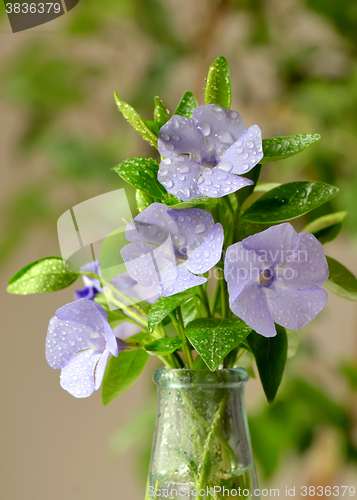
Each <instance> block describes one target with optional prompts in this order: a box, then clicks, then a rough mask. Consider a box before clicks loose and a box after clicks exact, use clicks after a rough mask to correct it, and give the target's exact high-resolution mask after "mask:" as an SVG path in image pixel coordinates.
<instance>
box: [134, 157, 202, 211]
mask: <svg viewBox="0 0 357 500" xmlns="http://www.w3.org/2000/svg"><path fill="white" fill-rule="evenodd" d="M202 171H203V167H202V165H201V164H200V163H199V161H198V160H197V159H196V158H194V157H189V156H177V157H176V158H164V159H163V160H162V162H161V163H160V167H159V173H158V180H159V182H161V184H162V185H163V186H164V188H165V189H166V190H167V191H168V192H169V193H171V194H173V195H174V196H176V197H177V198H178V199H179V200H182V201H187V200H191V199H192V198H200V197H201V193H200V191H199V189H198V187H197V181H198V179H199V177H200V175H201V173H202ZM142 213H143V212H142Z"/></svg>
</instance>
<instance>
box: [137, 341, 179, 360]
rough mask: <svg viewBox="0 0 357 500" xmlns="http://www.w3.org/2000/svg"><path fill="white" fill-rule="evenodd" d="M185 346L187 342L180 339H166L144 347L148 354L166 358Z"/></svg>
mask: <svg viewBox="0 0 357 500" xmlns="http://www.w3.org/2000/svg"><path fill="white" fill-rule="evenodd" d="M184 345H185V341H184V340H181V339H179V338H165V339H158V340H154V341H153V342H149V343H148V344H145V346H144V347H145V349H146V350H147V351H148V352H152V353H153V354H157V355H158V356H166V355H168V354H172V353H173V352H174V351H176V350H177V349H180V348H182V347H183V346H184Z"/></svg>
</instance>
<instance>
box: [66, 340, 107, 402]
mask: <svg viewBox="0 0 357 500" xmlns="http://www.w3.org/2000/svg"><path fill="white" fill-rule="evenodd" d="M100 357H101V354H98V353H97V352H95V351H94V350H93V349H88V350H86V351H82V352H78V353H77V354H75V355H74V356H73V357H72V358H71V359H70V361H69V362H68V364H67V365H66V366H64V367H63V368H62V371H61V378H60V384H61V387H62V388H63V389H65V390H66V391H68V392H69V393H70V394H71V395H72V396H74V397H75V398H87V397H88V396H90V395H91V394H93V392H94V391H95V383H94V370H95V367H96V365H97V363H98V362H99V360H100Z"/></svg>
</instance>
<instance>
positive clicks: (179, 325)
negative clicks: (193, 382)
mask: <svg viewBox="0 0 357 500" xmlns="http://www.w3.org/2000/svg"><path fill="white" fill-rule="evenodd" d="M179 309H180V307H177V308H176V313H175V312H172V313H170V318H171V321H172V324H173V325H174V327H175V328H176V331H177V334H178V336H179V338H180V339H181V340H184V341H185V345H184V346H183V352H184V353H185V356H186V361H187V364H188V367H189V368H192V363H193V359H192V354H191V350H190V346H189V345H188V341H187V338H186V335H185V328H184V326H183V322H182V316H181V311H179V314H178V310H179Z"/></svg>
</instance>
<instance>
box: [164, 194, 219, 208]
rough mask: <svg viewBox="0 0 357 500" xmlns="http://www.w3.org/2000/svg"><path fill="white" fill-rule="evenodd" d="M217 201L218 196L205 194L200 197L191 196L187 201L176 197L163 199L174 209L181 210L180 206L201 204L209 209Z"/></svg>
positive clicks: (186, 206) (188, 206) (187, 206)
mask: <svg viewBox="0 0 357 500" xmlns="http://www.w3.org/2000/svg"><path fill="white" fill-rule="evenodd" d="M217 202H218V198H208V197H207V196H202V197H201V198H192V199H191V200H189V201H181V200H179V199H178V198H175V197H172V198H168V199H167V200H165V205H166V206H168V207H170V208H173V209H175V210H176V209H178V210H181V209H182V208H190V207H195V206H196V207H197V206H199V205H202V207H204V208H205V209H210V208H213V207H214V206H215V205H217Z"/></svg>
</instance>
